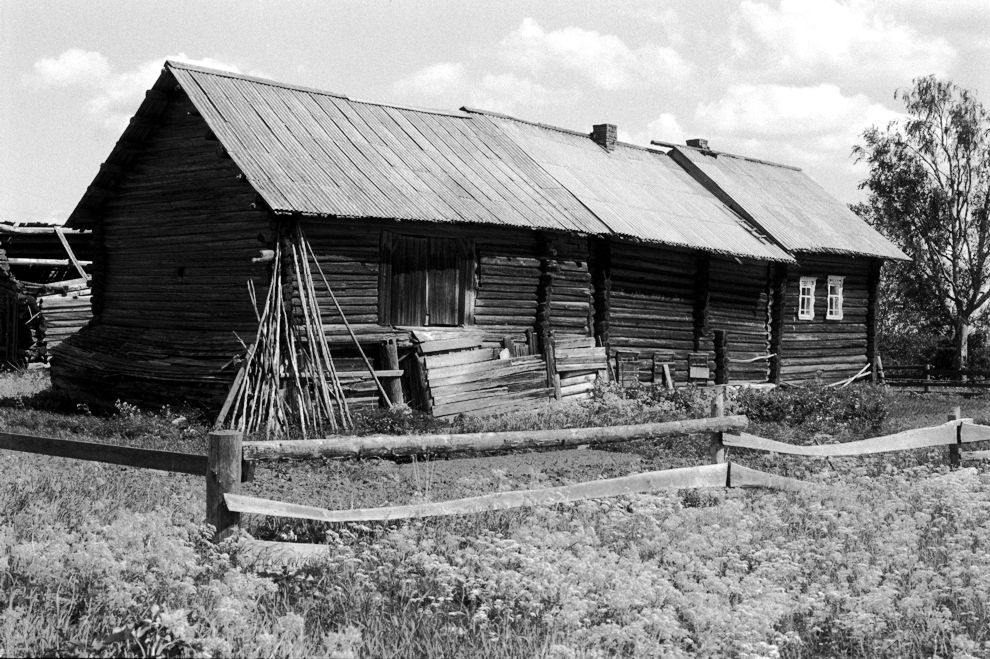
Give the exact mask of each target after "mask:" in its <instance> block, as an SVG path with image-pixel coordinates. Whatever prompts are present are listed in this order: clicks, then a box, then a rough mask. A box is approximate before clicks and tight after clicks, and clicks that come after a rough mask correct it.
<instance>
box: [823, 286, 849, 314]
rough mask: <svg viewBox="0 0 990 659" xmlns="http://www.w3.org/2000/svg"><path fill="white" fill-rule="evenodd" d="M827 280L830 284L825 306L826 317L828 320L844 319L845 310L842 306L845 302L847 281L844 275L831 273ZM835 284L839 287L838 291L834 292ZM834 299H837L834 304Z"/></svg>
mask: <svg viewBox="0 0 990 659" xmlns="http://www.w3.org/2000/svg"><path fill="white" fill-rule="evenodd" d="M826 281H827V285H828V289H827V290H828V296H827V297H826V306H825V319H826V320H842V316H843V310H842V307H843V305H844V303H845V281H846V278H845V276H844V275H829V276H828V279H827V280H826ZM833 285H835V286H836V287H837V288H838V293H836V294H833V293H832V286H833ZM833 300H834V301H837V302H836V304H835V305H833Z"/></svg>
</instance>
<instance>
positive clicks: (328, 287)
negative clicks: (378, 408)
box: [299, 229, 393, 407]
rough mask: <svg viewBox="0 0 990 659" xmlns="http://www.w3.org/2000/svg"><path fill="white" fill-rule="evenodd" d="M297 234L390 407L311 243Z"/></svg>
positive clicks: (390, 403)
mask: <svg viewBox="0 0 990 659" xmlns="http://www.w3.org/2000/svg"><path fill="white" fill-rule="evenodd" d="M299 235H300V238H301V239H302V243H303V245H304V246H305V248H306V249H307V250H308V251H309V255H310V256H312V257H313V263H314V264H315V265H316V271H317V272H319V273H320V278H321V279H323V285H324V286H326V289H327V293H329V294H330V300H331V301H332V302H333V306H334V307H335V308H336V309H337V313H338V314H340V319H341V320H342V321H344V327H345V328H347V333H348V334H350V335H351V340H352V341H354V345H355V346H356V347H357V349H358V354H360V355H361V359H362V360H363V361H364V365H365V367H367V369H368V372H369V373H370V374H371V379H372V380H374V381H375V385H376V386H377V387H378V393H380V394H381V395H382V398H383V399H384V400H385V404H386V405H387V406H388V407H392V405H393V401H392V399H391V398H389V395H388V392H386V391H385V387H383V386H382V383H381V381H380V380H379V379H378V376H377V375H375V367H374V366H372V365H371V362H370V361H368V356H367V355H365V354H364V348H362V347H361V342H360V341H359V340H358V337H357V335H356V334H355V333H354V329H353V328H352V327H351V324H350V322H348V320H347V316H345V315H344V310H343V309H341V308H340V303H339V302H337V296H336V295H334V293H333V289H332V288H330V282H329V280H327V276H326V275H325V274H323V267H322V266H320V260H319V259H318V258H316V253H315V252H314V251H313V247H312V245H310V244H309V242H307V241H306V238H305V236H303V235H302V230H301V229H300V230H299Z"/></svg>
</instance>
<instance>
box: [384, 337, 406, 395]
mask: <svg viewBox="0 0 990 659" xmlns="http://www.w3.org/2000/svg"><path fill="white" fill-rule="evenodd" d="M381 360H382V366H384V367H385V368H386V369H388V370H390V371H393V372H395V371H398V372H399V374H400V375H401V373H402V370H401V368H400V364H399V348H398V345H397V344H396V341H395V339H388V340H387V341H383V342H382V344H381ZM385 389H386V390H387V392H388V400H389V401H391V403H392V405H401V404H402V380H401V379H400V378H397V377H390V378H388V379H386V380H385ZM383 403H384V400H383Z"/></svg>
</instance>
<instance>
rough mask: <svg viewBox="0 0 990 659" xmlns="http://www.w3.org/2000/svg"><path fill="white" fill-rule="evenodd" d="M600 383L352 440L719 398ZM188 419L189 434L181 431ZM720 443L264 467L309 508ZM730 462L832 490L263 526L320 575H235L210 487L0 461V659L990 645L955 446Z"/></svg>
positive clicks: (559, 473)
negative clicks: (570, 396)
mask: <svg viewBox="0 0 990 659" xmlns="http://www.w3.org/2000/svg"><path fill="white" fill-rule="evenodd" d="M599 394H600V395H599V397H598V398H597V400H596V401H595V402H594V403H592V404H589V405H584V406H560V407H555V408H550V409H547V410H542V411H538V412H532V413H523V414H517V415H506V416H502V417H498V418H494V419H488V420H470V419H460V420H456V421H454V422H451V423H438V422H435V421H432V420H429V419H424V418H422V417H416V416H412V417H407V416H401V417H395V418H392V417H379V416H377V415H372V416H369V417H368V418H366V419H364V420H363V426H362V432H374V431H376V430H381V429H383V428H385V429H392V430H394V431H409V430H415V431H419V432H426V431H430V430H436V429H454V430H488V429H493V430H494V429H515V428H522V427H542V428H551V427H565V426H573V425H587V424H588V423H589V422H594V421H597V422H599V423H625V422H629V421H634V420H662V419H664V418H671V417H673V416H696V415H697V414H698V413H699V410H701V409H704V407H705V403H704V401H703V400H702V399H701V397H700V394H699V393H697V392H686V393H685V394H684V395H683V397H681V398H679V399H677V400H673V401H671V400H669V399H667V398H665V397H663V396H655V395H653V394H652V393H651V392H649V391H645V392H639V393H637V394H635V396H633V397H623V396H621V395H620V394H618V393H617V392H615V391H608V390H606V391H603V392H599ZM0 397H2V399H3V400H2V401H0V422H2V423H3V424H4V427H5V428H6V429H9V430H10V431H12V432H34V433H37V434H43V435H53V436H63V437H73V438H88V439H94V440H102V441H114V442H121V443H129V444H134V445H147V446H154V447H158V448H168V449H171V450H190V451H202V450H203V449H204V447H205V436H206V432H207V428H206V422H205V420H204V419H201V418H198V417H195V416H192V415H191V414H189V413H186V412H185V411H172V410H165V411H163V412H160V413H154V414H152V413H148V412H144V411H141V410H138V409H136V408H131V407H129V406H120V407H119V410H118V413H117V414H116V415H113V416H110V417H96V416H92V415H87V414H85V412H84V411H83V412H80V411H77V410H75V408H74V406H71V405H70V404H67V403H66V402H65V401H60V400H58V399H57V397H56V396H54V395H53V394H51V392H50V391H48V390H47V388H46V384H45V382H44V378H43V375H35V374H34V373H31V374H29V375H28V376H26V377H21V378H17V377H9V376H6V377H3V378H0ZM955 405H961V406H962V407H963V413H964V415H966V416H973V417H975V418H976V420H977V421H981V420H983V421H986V420H987V419H988V418H990V400H988V399H984V398H971V399H966V400H960V399H958V398H954V397H948V396H940V395H927V396H909V395H902V394H894V395H890V396H888V397H886V398H885V409H886V411H887V416H886V417H885V418H884V419H882V420H879V423H880V426H881V428H882V430H883V432H887V431H895V430H900V429H903V428H906V427H918V426H924V425H931V424H934V423H940V422H942V421H944V419H945V417H946V414H947V412H948V410H949V409H951V408H952V407H953V406H955ZM730 407H731V406H730ZM180 416H181V417H185V418H186V421H185V422H179V423H173V421H175V420H176V419H177V418H178V417H180ZM868 425H869V422H868V420H866V421H863V422H862V423H858V424H857V423H853V422H851V421H848V420H846V421H842V422H836V421H835V420H834V419H833V420H832V421H829V420H828V419H810V420H808V421H806V422H805V423H803V424H800V425H798V426H791V425H788V424H787V423H766V424H765V425H764V426H762V427H760V428H758V429H757V431H758V434H765V435H767V436H774V437H776V438H780V439H785V440H788V441H832V439H833V438H832V437H831V436H825V435H824V430H825V429H832V430H837V431H838V435H839V438H840V439H853V438H856V437H857V434H856V433H857V432H860V433H862V432H865V431H864V430H863V427H864V426H868ZM816 438H817V439H816ZM706 447H707V441H706V440H705V439H704V438H681V439H676V440H670V441H667V442H663V443H661V444H650V443H646V442H638V443H635V444H633V445H630V446H624V447H622V449H621V450H616V451H613V452H610V453H605V454H600V453H590V452H580V451H579V452H572V453H569V454H567V455H568V456H569V457H568V460H570V461H569V462H568V461H564V462H560V461H559V459H561V457H562V455H563V454H547V455H546V456H537V455H536V454H520V455H516V456H509V457H507V458H502V459H500V460H501V461H497V462H492V461H489V460H470V459H469V460H451V461H425V462H424V461H419V462H412V463H409V464H400V465H396V464H393V463H386V462H381V461H371V462H361V463H357V462H328V463H322V462H318V463H307V464H305V465H302V464H301V465H297V466H286V465H275V466H273V467H272V468H268V469H260V470H259V478H258V481H256V485H257V486H258V487H259V488H263V489H262V491H267V492H268V493H270V492H272V491H276V492H278V493H279V494H280V495H281V494H285V495H286V497H289V496H291V495H295V496H299V497H300V498H301V499H302V501H303V502H309V501H311V500H312V498H313V497H323V500H325V501H330V502H334V501H336V502H341V503H344V504H345V505H358V504H361V505H365V504H366V503H367V502H372V503H378V502H383V501H393V502H401V501H403V500H408V499H409V498H410V497H416V496H419V497H423V498H436V499H440V498H446V497H448V496H460V495H462V494H463V493H466V492H470V491H483V490H486V489H487V490H495V489H500V488H506V487H519V486H527V485H529V484H530V482H537V483H542V484H554V483H557V482H566V481H567V480H569V479H581V478H594V477H599V476H604V475H612V474H618V473H624V472H628V471H633V470H643V469H647V468H663V467H665V466H680V465H683V464H701V463H703V462H705V461H706V460H707V455H706ZM581 455H590V456H591V457H590V458H588V459H585V458H581V457H580V456H581ZM574 456H577V457H574ZM608 456H613V457H612V458H608ZM730 457H731V459H733V460H738V461H740V462H742V463H744V464H748V465H751V466H756V467H758V468H762V469H766V470H768V471H774V472H775V473H787V474H790V475H797V476H800V477H802V478H805V479H807V480H812V481H815V482H819V483H822V484H826V485H829V486H830V487H828V488H825V489H819V490H816V491H814V492H807V493H781V492H770V491H736V490H732V491H708V492H695V491H683V492H666V493H660V494H657V495H641V496H634V497H621V498H616V499H610V500H601V501H588V502H582V503H576V504H570V505H562V506H556V507H548V508H540V509H532V510H527V509H522V510H514V511H505V512H499V513H488V514H483V515H475V516H469V517H461V518H448V519H432V520H418V521H410V522H407V523H402V524H393V525H359V524H348V525H332V526H328V525H291V524H285V523H282V522H279V521H278V520H268V521H265V520H251V524H252V525H253V526H252V530H253V531H254V532H255V533H257V534H267V535H269V536H270V537H278V536H279V535H281V536H283V537H291V536H293V535H294V536H296V537H299V536H306V537H307V538H309V539H315V540H319V541H321V542H324V543H326V544H327V545H328V546H329V551H328V553H327V556H326V558H325V559H324V560H322V561H320V562H317V563H314V564H311V565H308V566H305V567H303V568H301V569H298V570H294V571H286V572H282V573H277V574H267V573H261V574H257V573H252V572H247V571H245V570H243V569H241V568H239V567H238V566H237V556H236V547H235V546H234V545H232V544H227V545H222V546H219V547H217V546H214V545H212V544H211V543H209V542H207V541H206V540H205V538H206V537H207V536H208V534H209V529H204V528H203V527H202V526H201V521H202V518H203V510H202V507H203V489H204V485H203V482H202V479H200V478H195V477H191V476H185V475H179V474H166V473H158V472H152V471H140V470H134V469H127V468H121V467H114V466H111V465H102V464H98V463H83V462H78V461H72V460H63V459H58V458H48V457H44V456H34V455H27V454H17V453H9V452H3V453H2V455H0V594H2V595H3V599H2V602H3V604H2V605H0V654H2V655H21V656H24V655H62V656H68V655H103V656H119V655H121V654H124V655H138V654H142V653H144V654H150V655H157V656H215V657H216V656H243V655H250V656H336V657H348V656H369V657H387V656H400V657H405V656H431V657H433V656H438V657H444V656H449V657H454V656H457V657H460V656H498V657H503V656H508V657H532V656H547V657H555V658H564V657H598V656H629V657H652V656H719V657H721V656H737V657H822V656H859V657H873V656H881V657H882V656H887V657H900V656H933V655H939V656H950V655H951V656H958V657H965V656H988V655H990V631H988V630H990V477H988V474H987V473H986V471H985V468H982V467H981V469H980V471H973V470H961V471H958V472H952V473H949V472H948V471H947V469H946V467H945V456H944V451H941V452H940V451H917V452H909V453H905V454H897V455H891V456H884V457H875V458H861V459H844V460H832V461H831V466H830V463H829V462H828V461H824V460H807V459H804V460H802V459H796V458H794V459H791V458H788V459H785V458H782V457H780V456H767V455H762V454H755V453H746V452H738V454H733V455H732V456H730ZM489 465H498V466H495V467H492V466H489ZM289 479H291V480H289ZM276 487H278V488H282V489H280V490H276V489H275V488H276ZM273 498H281V497H280V496H273Z"/></svg>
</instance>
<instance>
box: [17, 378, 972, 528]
mask: <svg viewBox="0 0 990 659" xmlns="http://www.w3.org/2000/svg"><path fill="white" fill-rule="evenodd" d="M747 425H748V421H747V419H746V417H744V416H725V415H724V410H723V398H722V397H721V396H717V397H716V398H715V401H714V402H713V406H712V417H710V418H704V419H689V420H684V421H670V422H665V423H650V424H639V425H630V426H616V427H609V428H577V429H562V430H549V431H514V432H492V433H470V434H432V435H409V436H388V435H375V436H369V437H354V438H339V439H326V440H308V441H250V442H245V441H243V436H242V434H241V433H240V432H238V431H234V430H220V431H215V432H212V433H210V435H209V446H208V451H207V455H205V456H204V455H195V454H186V453H174V452H169V451H157V450H150V449H140V448H131V447H125V446H115V445H110V444H102V443H96V442H84V441H76V440H65V439H53V438H49V437H37V436H32V435H18V434H12V433H0V449H6V450H12V451H22V452H29V453H38V454H44V455H52V456H58V457H67V458H76V459H81V460H90V461H96V462H105V463H110V464H118V465H124V466H130V467H141V468H145V469H159V470H163V471H171V472H179V473H185V474H195V475H205V477H206V519H207V522H208V523H209V524H211V525H213V526H214V528H215V529H216V531H217V538H218V539H219V538H222V537H226V536H227V535H229V534H230V533H232V532H233V531H235V530H236V529H237V528H238V527H239V525H240V521H241V520H240V516H241V514H261V515H271V516H277V517H292V518H299V519H309V520H316V521H323V522H348V521H350V522H356V521H391V520H400V519H408V518H412V517H427V516H443V515H463V514H471V513H478V512H484V511H492V510H505V509H510V508H517V507H522V506H537V505H552V504H557V503H565V502H572V501H580V500H584V499H591V498H602V497H612V496H619V495H628V494H636V493H644V492H653V491H657V490H660V489H668V488H677V489H681V488H702V487H768V488H774V489H783V490H800V489H804V488H807V487H813V485H812V484H810V483H806V482H803V481H799V480H795V479H791V478H785V477H781V476H776V475H773V474H767V473H764V472H761V471H757V470H755V469H750V468H747V467H744V466H742V465H738V464H732V463H730V462H728V461H727V460H726V451H727V449H732V448H738V449H752V450H761V451H770V452H774V453H781V454H789V455H801V456H809V457H824V458H828V457H838V456H859V455H869V454H876V453H884V452H890V451H903V450H911V449H919V448H930V447H938V446H946V447H948V458H949V462H950V464H951V465H953V466H957V465H958V464H959V463H960V461H961V460H966V459H971V460H977V459H990V451H968V452H963V451H962V450H961V449H962V447H964V446H965V445H966V444H971V443H975V442H983V441H990V426H983V425H977V424H974V423H973V422H972V419H964V418H961V414H960V410H959V408H956V409H955V411H954V413H953V414H952V415H950V417H949V421H947V422H946V423H943V424H940V425H937V426H933V427H928V428H918V429H913V430H906V431H903V432H899V433H895V434H893V435H887V436H883V437H874V438H870V439H864V440H860V441H853V442H846V443H842V444H827V445H817V446H799V445H794V444H786V443H783V442H777V441H774V440H770V439H766V438H763V437H757V436H755V435H750V434H746V433H744V432H742V431H743V430H744V429H745V428H746V427H747ZM699 433H707V434H708V435H709V436H710V437H711V452H710V454H711V460H712V462H713V464H710V465H702V466H696V467H685V468H680V469H668V470H664V471H655V472H647V473H640V474H633V475H630V476H623V477H620V478H611V479H602V480H596V481H590V482H584V483H577V484H573V485H566V486H561V487H550V488H543V489H534V490H517V491H511V492H497V493H492V494H485V495H481V496H474V497H468V498H464V499H457V500H453V501H441V502H432V503H419V504H410V505H403V506H391V507H385V508H365V509H349V510H328V509H323V508H317V507H313V506H305V505H298V504H291V503H285V502H281V501H272V500H268V499H262V498H257V497H250V496H245V495H242V494H241V493H240V486H241V483H242V482H243V481H244V480H246V479H247V478H248V477H249V475H250V473H251V472H252V466H253V465H254V464H255V463H258V462H265V461H275V460H298V459H313V458H358V459H360V458H367V457H379V458H381V457H385V458H399V457H403V456H411V455H446V456H450V455H459V454H466V453H471V454H474V453H479V452H483V453H496V452H505V451H514V450H520V449H541V448H542V449H546V448H551V449H560V448H569V447H575V446H579V445H586V444H609V443H614V442H623V441H631V440H642V439H658V438H661V437H671V436H683V435H690V434H699ZM269 544H270V543H269ZM266 546H267V545H266Z"/></svg>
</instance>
